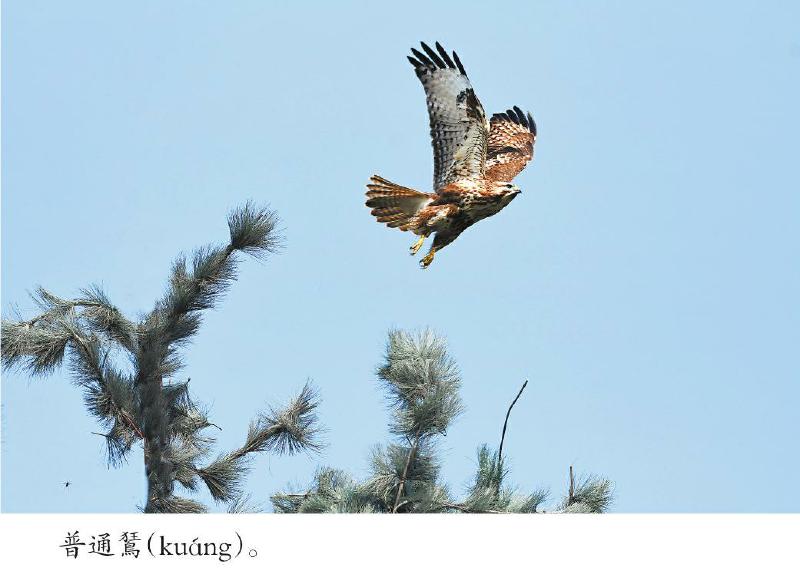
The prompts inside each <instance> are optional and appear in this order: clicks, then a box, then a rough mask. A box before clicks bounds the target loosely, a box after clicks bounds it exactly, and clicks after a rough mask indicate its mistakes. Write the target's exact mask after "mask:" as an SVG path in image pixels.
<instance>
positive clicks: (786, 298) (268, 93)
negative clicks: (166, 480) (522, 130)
mask: <svg viewBox="0 0 800 584" xmlns="http://www.w3.org/2000/svg"><path fill="white" fill-rule="evenodd" d="M798 6H800V5H799V4H798V3H796V2H789V1H787V2H782V3H781V2H763V1H759V2H755V1H754V2H687V1H669V2H634V1H630V2H503V3H490V2H480V3H478V2H476V3H472V2H466V1H461V2H451V3H446V2H442V3H435V4H434V3H431V2H410V1H408V2H396V3H392V5H391V6H383V7H381V6H377V5H376V4H375V3H344V2H338V3H326V4H322V3H294V2H293V3H289V2H286V3H269V2H245V1H236V2H194V1H193V2H188V1H187V2H177V1H176V2H161V1H140V2H135V3H108V2H100V1H98V2H36V1H28V0H25V1H20V0H17V1H11V0H6V1H5V2H3V14H2V33H3V34H2V90H3V92H2V93H3V95H2V113H3V120H2V122H3V125H2V154H3V160H2V244H3V245H2V310H3V314H4V315H6V316H8V315H10V314H11V309H12V307H13V306H14V305H15V304H16V305H18V306H19V308H20V309H21V310H22V312H23V314H24V315H33V314H34V305H33V304H32V302H31V301H30V300H29V299H28V297H27V291H29V290H33V289H34V287H35V286H36V285H38V284H42V285H44V286H46V287H47V288H49V289H50V290H52V291H53V292H55V293H57V294H59V295H62V296H70V295H74V294H76V293H77V292H78V290H79V289H80V288H81V287H83V286H85V285H87V284H91V283H99V284H102V286H103V287H104V288H105V290H106V291H107V293H108V294H109V296H110V297H111V299H112V300H113V301H115V302H116V303H117V305H118V306H119V307H120V308H121V309H123V310H124V311H126V313H128V314H129V315H132V316H135V315H137V314H140V313H142V312H144V311H146V310H148V309H150V308H151V307H152V305H153V302H154V301H155V299H156V298H157V297H159V295H160V294H161V293H162V291H163V289H164V283H165V280H166V278H167V275H168V273H169V267H170V264H171V262H172V260H173V258H174V257H175V256H176V255H177V254H178V253H179V252H181V251H190V250H191V249H193V248H195V247H197V246H199V245H203V244H205V243H210V242H224V241H225V239H226V237H227V227H226V224H225V216H226V213H227V212H228V211H229V210H231V209H232V208H234V207H235V206H237V205H239V204H241V203H242V202H244V201H245V200H247V199H248V198H251V199H253V200H255V201H258V202H268V203H269V204H271V205H272V207H273V208H274V209H275V210H276V211H278V213H279V214H280V216H281V218H282V222H283V226H284V227H285V235H286V249H285V251H284V252H283V253H282V254H281V255H280V256H276V257H273V258H271V259H269V261H267V262H266V263H264V264H259V263H257V262H255V261H251V260H247V261H244V262H243V264H242V268H241V275H240V279H239V282H238V283H237V284H235V285H234V287H233V288H232V290H231V292H230V293H229V294H228V296H227V297H226V298H225V300H224V301H223V302H222V303H221V304H220V307H219V309H218V310H216V311H214V312H212V313H209V314H208V315H207V316H206V318H205V323H204V326H203V328H202V330H201V332H200V334H199V335H198V336H197V337H196V341H195V342H194V344H193V345H192V346H190V347H189V348H188V350H187V351H186V361H187V367H186V369H185V371H184V373H185V375H186V376H189V377H191V379H192V390H193V392H194V394H195V395H196V396H197V397H198V398H199V399H200V400H201V401H203V402H205V403H206V404H207V405H208V406H209V407H210V409H211V414H212V419H213V420H214V421H215V422H216V423H217V424H218V425H219V426H221V427H222V428H223V431H222V432H221V433H220V434H219V436H220V446H221V447H222V448H233V447H236V446H238V445H239V444H240V443H241V442H242V440H243V438H244V435H245V432H246V429H247V425H248V422H249V420H250V419H251V418H252V417H253V416H254V415H255V414H256V412H257V411H259V410H260V409H263V408H264V407H265V406H266V405H267V404H281V403H283V402H285V401H286V400H287V399H288V398H289V397H290V396H291V395H292V394H294V393H295V392H296V391H298V390H299V389H300V388H301V387H302V385H303V383H304V381H305V380H306V379H307V378H311V379H313V381H314V383H315V384H316V385H317V386H318V387H319V389H320V392H321V396H322V398H323V405H322V407H321V410H320V414H321V418H322V421H323V423H324V425H325V426H326V427H327V428H328V432H327V434H326V436H325V438H326V440H327V442H328V443H329V446H328V448H327V449H326V450H325V451H324V452H323V453H322V454H321V455H318V456H316V457H311V458H310V457H308V456H304V455H300V456H298V457H296V458H278V457H271V456H262V457H260V458H257V459H256V461H255V468H254V471H253V472H252V473H251V475H250V478H249V480H248V482H247V485H246V486H247V490H249V491H250V492H252V494H253V498H254V500H255V501H257V502H262V503H264V504H265V505H266V506H267V507H268V508H269V504H268V497H269V495H270V494H271V493H273V492H274V491H276V490H278V489H281V488H283V487H284V486H285V485H286V484H287V483H290V482H293V483H296V484H304V483H306V482H307V481H308V480H309V479H310V478H311V476H312V474H313V470H314V468H315V467H316V466H318V465H321V464H329V465H333V466H337V467H342V468H345V469H347V470H349V471H351V472H353V473H354V474H355V475H356V476H359V477H362V476H364V474H365V473H366V470H367V458H368V453H369V450H370V448H371V447H372V445H374V444H375V443H377V442H381V441H385V440H386V439H387V438H388V433H387V430H386V422H387V414H386V410H385V402H384V400H383V397H382V393H381V391H380V388H379V385H378V383H377V380H376V378H375V376H374V370H375V367H376V365H377V364H378V363H379V361H380V358H381V355H382V352H383V348H384V342H385V338H386V332H387V330H388V329H389V328H390V327H402V328H409V329H414V328H418V327H422V326H426V325H429V326H430V327H432V328H433V329H435V330H436V331H439V332H441V333H442V334H444V335H446V336H447V338H448V339H449V346H450V349H451V351H452V354H453V356H454V357H455V358H456V359H457V361H458V363H459V364H460V367H461V370H462V373H463V393H462V395H463V400H464V403H465V406H466V408H467V409H466V412H465V413H464V415H463V416H462V417H461V418H460V419H459V420H458V421H457V422H456V423H455V425H454V426H453V428H452V430H451V431H450V432H448V435H447V437H446V438H444V439H443V440H442V446H443V448H442V452H443V461H442V462H443V473H444V477H445V478H446V479H447V481H448V482H449V483H450V484H451V485H453V486H454V487H455V490H456V491H459V490H460V489H461V488H462V487H463V486H464V485H465V484H466V482H467V481H468V479H469V478H470V477H471V475H472V473H473V468H474V463H475V459H476V454H475V451H476V448H477V446H478V445H479V444H480V443H482V442H489V443H491V444H492V445H495V446H496V445H497V442H498V441H499V437H500V430H501V427H502V422H503V417H504V415H505V411H506V408H507V407H508V404H509V402H510V400H511V399H512V398H513V397H514V394H515V393H516V391H517V390H518V388H519V386H520V384H521V382H522V381H523V380H524V379H526V378H529V379H530V384H529V386H528V389H527V390H526V393H525V394H524V395H523V397H522V398H521V400H520V401H519V402H518V404H517V406H516V408H515V409H514V412H513V414H512V418H511V420H510V424H509V431H508V435H507V437H506V447H505V452H506V453H507V454H508V456H509V459H510V463H511V465H512V475H511V481H512V482H513V483H515V484H518V485H519V486H520V487H522V488H523V489H525V490H532V489H534V488H536V487H540V486H549V487H551V488H552V490H553V494H554V495H557V496H560V495H561V493H563V490H564V486H565V484H566V477H567V472H568V467H569V465H574V466H575V468H576V470H578V471H579V472H593V473H598V474H602V475H605V476H608V477H609V478H611V479H612V480H613V481H614V482H615V483H616V493H617V498H616V502H615V504H614V506H613V510H614V511H617V512H679V511H682V512H699V511H710V512H716V511H737V512H739V511H741V512H745V511H800V503H799V502H798V497H797V492H796V491H797V485H798V483H800V469H799V468H798V465H797V445H798V438H799V437H800V430H798V422H797V420H798V419H800V392H798V389H800V373H799V372H798V349H800V309H799V308H798V298H800V272H799V271H798V259H800V258H799V256H800V254H799V253H798V252H800V236H798V219H800V198H799V197H798V195H800V188H798V178H800V177H799V176H798V136H800V115H798V104H799V103H800V8H798ZM420 40H426V41H429V42H431V43H432V42H434V41H436V40H439V41H441V42H442V43H443V44H444V46H445V47H447V48H448V49H451V50H452V49H455V50H456V51H457V52H458V54H459V56H460V57H461V59H462V61H463V62H464V65H465V67H466V69H467V72H468V73H469V76H470V78H471V80H472V83H473V85H474V86H475V88H476V91H477V94H478V96H479V98H480V99H481V101H482V102H483V104H484V106H485V108H486V110H487V112H494V111H503V110H505V109H507V108H508V107H511V106H513V105H519V106H520V107H522V108H523V109H526V110H528V109H530V110H531V111H532V112H533V114H534V117H535V118H536V121H537V124H538V127H539V139H538V142H537V148H536V160H535V162H534V164H533V165H532V166H529V167H528V168H527V169H526V170H525V171H524V172H523V174H522V175H521V176H520V177H518V178H517V179H516V181H515V182H516V184H518V185H519V186H520V187H521V188H522V189H523V194H522V195H520V196H519V197H517V198H516V199H515V200H514V202H513V203H512V204H511V205H510V206H509V207H507V208H506V209H505V210H504V211H502V212H501V213H500V214H499V215H497V216H495V217H493V218H491V219H488V220H486V221H484V222H481V223H480V224H479V225H477V226H476V227H473V228H471V229H470V230H468V231H467V232H466V233H464V234H463V235H462V236H461V237H460V238H459V239H458V241H456V242H455V243H454V244H453V245H451V246H450V247H448V248H447V249H445V250H444V251H442V252H441V253H440V254H439V255H437V257H436V260H435V262H434V264H433V265H432V267H431V269H429V270H427V271H422V270H420V269H419V267H418V265H417V261H416V259H414V258H411V257H409V255H408V253H407V249H408V246H409V245H410V244H411V243H412V242H413V238H412V237H411V236H409V235H408V234H403V233H400V232H398V231H396V230H389V229H386V228H385V227H383V226H381V225H378V224H377V223H375V221H374V220H373V218H372V217H371V216H370V215H369V212H368V209H367V208H366V207H364V204H363V201H364V194H363V193H364V185H365V184H366V182H367V179H368V178H369V176H370V175H371V174H372V173H375V172H377V173H379V174H381V175H382V176H385V177H386V178H388V179H390V180H394V181H397V182H400V183H403V184H406V185H409V186H412V187H415V188H419V189H427V188H430V186H431V175H432V166H433V163H432V156H431V149H430V139H429V136H428V120H427V113H426V110H425V103H424V97H423V91H422V87H421V86H420V84H419V82H418V80H417V79H416V77H415V76H414V73H413V70H412V68H411V66H410V65H409V63H408V62H407V61H406V59H405V56H406V54H408V50H409V48H410V47H411V46H417V45H418V42H419V41H420ZM2 380H3V386H2V403H3V408H2V510H3V511H26V512H36V511H50V512H96V511H103V512H134V511H136V506H137V505H140V504H143V497H144V493H145V481H144V473H143V465H142V459H141V449H136V450H134V452H132V456H131V462H130V464H129V465H128V466H126V467H123V468H121V469H111V470H108V469H107V468H106V464H105V459H104V454H103V444H102V441H101V439H99V438H98V437H97V436H94V435H92V434H90V432H92V431H95V430H97V429H98V427H97V425H96V423H95V422H94V421H93V420H92V419H91V418H90V417H89V415H88V414H87V413H86V411H85V409H84V406H83V403H82V399H81V391H80V390H79V389H78V388H76V387H74V386H73V385H72V384H71V382H70V381H69V378H68V377H67V375H66V374H64V373H63V372H62V373H59V374H57V375H54V376H53V377H50V378H47V379H34V380H29V379H27V378H26V377H25V376H24V375H20V374H16V373H4V374H3V378H2ZM67 480H69V481H71V482H72V483H73V484H72V486H71V487H70V488H69V489H65V488H64V486H63V484H62V483H63V482H64V481H67ZM202 500H203V501H205V502H208V501H209V498H208V497H207V496H204V497H203V498H202ZM551 502H552V501H551Z"/></svg>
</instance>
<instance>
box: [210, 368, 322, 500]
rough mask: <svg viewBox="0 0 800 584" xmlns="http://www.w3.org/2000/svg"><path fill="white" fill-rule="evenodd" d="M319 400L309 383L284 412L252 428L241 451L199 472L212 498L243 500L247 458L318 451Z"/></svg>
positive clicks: (265, 416) (266, 416) (272, 413)
mask: <svg viewBox="0 0 800 584" xmlns="http://www.w3.org/2000/svg"><path fill="white" fill-rule="evenodd" d="M318 405H319V399H318V397H317V394H316V391H315V390H314V389H313V387H312V386H311V384H310V383H306V385H305V386H304V387H303V389H302V390H301V392H300V394H299V395H298V396H297V397H296V398H294V399H293V400H292V401H291V402H290V403H289V404H288V405H287V406H286V407H285V408H283V409H282V410H271V411H270V412H269V413H268V414H262V415H260V416H259V417H258V418H257V419H256V420H254V421H253V422H252V423H251V424H250V428H249V430H248V432H247V438H246V440H245V443H244V445H243V446H242V447H241V448H238V449H236V450H233V451H232V452H228V453H226V454H223V455H220V456H219V457H217V459H216V460H214V461H213V462H212V463H211V464H209V465H207V466H206V467H204V468H199V469H197V474H198V475H199V476H200V478H201V479H202V480H203V481H204V482H205V484H206V487H207V488H208V490H209V492H210V493H211V496H212V497H213V498H214V500H217V501H230V500H232V499H234V498H236V497H238V496H240V488H239V487H240V484H241V481H242V480H243V478H244V475H245V473H246V472H248V470H249V466H248V461H247V459H248V456H249V455H251V454H255V453H258V452H264V451H272V452H275V453H278V454H295V453H297V452H300V451H304V450H305V451H318V450H319V449H320V448H321V446H322V445H321V444H320V442H319V441H318V440H317V435H318V434H319V432H320V430H319V428H318V421H317V415H316V409H317V407H318Z"/></svg>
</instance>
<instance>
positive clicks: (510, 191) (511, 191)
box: [497, 183, 522, 201]
mask: <svg viewBox="0 0 800 584" xmlns="http://www.w3.org/2000/svg"><path fill="white" fill-rule="evenodd" d="M497 188H498V191H499V192H498V194H499V195H502V196H503V197H507V198H508V200H509V201H510V200H511V199H513V198H514V197H516V196H517V195H518V194H520V193H521V192H522V189H520V188H519V187H518V186H517V185H512V184H511V183H499V184H498V185H497Z"/></svg>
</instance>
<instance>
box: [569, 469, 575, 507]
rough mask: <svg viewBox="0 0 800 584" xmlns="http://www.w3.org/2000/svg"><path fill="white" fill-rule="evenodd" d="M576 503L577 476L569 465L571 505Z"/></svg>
mask: <svg viewBox="0 0 800 584" xmlns="http://www.w3.org/2000/svg"><path fill="white" fill-rule="evenodd" d="M574 502H575V475H574V474H573V473H572V465H569V504H570V505H572V504H573V503H574Z"/></svg>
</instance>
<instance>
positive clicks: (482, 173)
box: [366, 43, 536, 268]
mask: <svg viewBox="0 0 800 584" xmlns="http://www.w3.org/2000/svg"><path fill="white" fill-rule="evenodd" d="M422 49H423V51H425V52H424V53H422V52H420V51H418V50H416V49H411V52H412V53H413V55H414V56H413V57H408V60H409V61H410V62H411V64H412V65H413V66H414V72H415V73H416V74H417V77H419V80H420V81H421V82H422V86H423V87H424V88H425V96H426V98H427V102H428V115H429V116H430V125H431V143H432V145H433V188H434V192H433V193H425V192H420V191H416V190H414V189H410V188H408V187H404V186H400V185H398V184H395V183H393V182H390V181H388V180H386V179H385V178H381V177H380V176H372V177H371V178H370V181H371V182H370V184H369V185H367V202H366V205H367V207H371V208H372V215H374V216H375V217H376V218H377V220H378V221H379V222H381V223H385V224H386V226H387V227H397V228H398V229H400V230H401V231H411V232H412V233H414V234H416V235H419V240H418V241H417V242H416V243H415V244H414V245H412V246H411V254H412V255H414V254H415V253H417V252H418V251H419V249H420V248H421V247H422V244H423V243H424V241H425V238H426V237H428V236H429V235H431V234H434V233H435V234H436V235H435V237H434V239H433V245H431V248H430V251H429V252H428V254H427V255H426V256H425V257H424V258H423V259H422V260H421V261H420V265H421V266H422V267H423V268H427V267H428V266H429V265H430V264H431V262H432V261H433V256H434V255H435V254H436V252H437V251H438V250H440V249H442V248H443V247H444V246H446V245H448V244H450V243H452V242H453V241H454V240H455V239H456V238H457V237H458V236H459V235H460V234H461V232H462V231H464V230H465V229H466V228H467V227H469V226H470V225H473V224H474V223H476V222H478V221H480V220H481V219H485V218H486V217H490V216H491V215H494V214H495V213H497V212H498V211H500V209H502V208H503V207H505V206H506V205H508V204H509V203H510V202H511V201H512V200H513V199H514V197H516V196H517V195H518V194H519V193H520V192H521V191H520V189H519V188H518V187H516V186H515V185H513V184H511V183H510V182H509V181H510V180H511V179H513V178H514V177H515V176H517V174H519V173H520V172H521V171H522V169H523V168H525V165H526V164H527V163H528V161H530V160H531V159H532V158H533V144H534V142H535V140H536V124H534V122H533V117H531V114H530V113H528V114H527V115H525V114H524V113H523V112H522V110H521V109H520V108H518V107H516V106H515V107H514V108H513V109H510V110H508V111H506V112H504V113H499V114H494V115H493V116H492V118H491V120H489V121H487V120H486V114H485V113H484V111H483V106H481V102H480V101H478V98H477V96H476V95H475V91H474V90H473V89H472V85H471V84H470V82H469V79H468V78H467V73H466V71H465V70H464V66H463V65H462V64H461V61H460V60H459V58H458V55H456V53H455V52H453V56H452V57H451V56H450V55H449V54H447V51H445V50H444V49H443V48H442V46H441V45H440V44H439V43H436V51H434V50H433V49H431V48H430V47H429V46H428V45H426V44H425V43H422Z"/></svg>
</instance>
